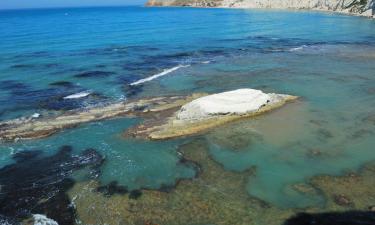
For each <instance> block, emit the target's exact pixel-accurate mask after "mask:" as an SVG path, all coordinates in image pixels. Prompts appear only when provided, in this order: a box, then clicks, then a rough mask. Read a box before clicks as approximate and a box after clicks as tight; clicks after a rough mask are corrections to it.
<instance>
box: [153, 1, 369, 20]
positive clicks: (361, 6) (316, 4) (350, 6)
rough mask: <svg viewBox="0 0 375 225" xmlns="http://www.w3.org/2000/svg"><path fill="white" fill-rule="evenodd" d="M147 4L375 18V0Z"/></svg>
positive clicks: (167, 2)
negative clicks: (266, 9)
mask: <svg viewBox="0 0 375 225" xmlns="http://www.w3.org/2000/svg"><path fill="white" fill-rule="evenodd" d="M146 5H147V6H190V7H222V8H273V9H309V10H327V11H335V12H342V13H348V14H354V15H362V16H368V17H373V18H375V15H374V14H375V0H149V1H148V2H147V3H146Z"/></svg>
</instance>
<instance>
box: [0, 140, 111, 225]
mask: <svg viewBox="0 0 375 225" xmlns="http://www.w3.org/2000/svg"><path fill="white" fill-rule="evenodd" d="M13 159H14V160H15V163H14V164H11V165H8V166H5V167H3V168H2V169H0V184H1V193H0V215H1V218H3V219H4V220H5V219H6V220H8V221H10V220H11V221H21V220H23V219H25V218H29V217H30V216H31V215H32V214H45V215H47V217H49V218H52V219H53V220H56V221H57V222H58V223H59V224H60V225H64V224H67V225H68V224H73V223H74V220H75V209H74V208H73V207H72V205H71V202H70V200H69V197H68V196H67V195H66V194H65V192H66V191H67V190H68V189H70V188H71V187H72V186H73V185H74V183H75V182H74V180H73V179H72V178H71V175H72V173H73V171H76V170H79V169H81V168H84V167H88V168H90V170H89V174H87V175H88V176H89V177H91V178H94V177H96V176H98V173H99V172H100V171H99V167H100V165H101V164H102V162H103V160H104V158H103V157H102V156H101V155H100V154H99V153H97V152H96V151H95V150H93V149H87V150H85V151H83V152H82V153H81V154H80V155H73V154H72V147H70V146H63V147H61V148H60V150H59V151H58V152H57V153H56V154H55V155H52V156H43V154H42V151H23V152H19V153H16V154H15V155H14V157H13ZM10 174H12V176H10ZM1 218H0V219H1Z"/></svg>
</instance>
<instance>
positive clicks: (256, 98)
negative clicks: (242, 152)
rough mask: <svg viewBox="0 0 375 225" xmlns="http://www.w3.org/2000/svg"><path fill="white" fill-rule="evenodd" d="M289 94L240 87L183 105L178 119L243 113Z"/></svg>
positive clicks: (250, 111) (279, 99)
mask: <svg viewBox="0 0 375 225" xmlns="http://www.w3.org/2000/svg"><path fill="white" fill-rule="evenodd" d="M286 96H287V95H281V94H266V93H263V92H262V91H260V90H255V89H238V90H234V91H228V92H222V93H219V94H213V95H208V96H205V97H201V98H198V99H196V100H194V101H192V102H190V103H188V104H186V105H184V106H182V107H181V109H180V111H179V112H178V113H177V116H176V117H177V119H178V120H185V121H199V120H205V119H209V118H212V117H215V116H221V115H243V114H249V113H252V112H256V111H258V110H259V109H260V108H262V107H264V106H266V105H269V104H275V103H277V102H279V101H281V100H283V99H284V97H286Z"/></svg>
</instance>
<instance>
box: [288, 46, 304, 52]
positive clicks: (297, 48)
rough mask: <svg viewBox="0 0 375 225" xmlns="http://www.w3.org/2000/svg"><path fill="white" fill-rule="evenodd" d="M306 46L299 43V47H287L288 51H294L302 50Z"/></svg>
mask: <svg viewBox="0 0 375 225" xmlns="http://www.w3.org/2000/svg"><path fill="white" fill-rule="evenodd" d="M307 47H308V46H307V45H301V46H299V47H295V48H291V49H289V51H290V52H295V51H299V50H303V49H304V48H307Z"/></svg>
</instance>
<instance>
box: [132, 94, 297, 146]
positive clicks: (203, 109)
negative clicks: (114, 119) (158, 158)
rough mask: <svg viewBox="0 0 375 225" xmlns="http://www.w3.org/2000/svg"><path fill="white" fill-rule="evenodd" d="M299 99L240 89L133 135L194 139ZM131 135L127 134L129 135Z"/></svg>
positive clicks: (202, 99)
mask: <svg viewBox="0 0 375 225" xmlns="http://www.w3.org/2000/svg"><path fill="white" fill-rule="evenodd" d="M297 98H298V97H296V96H292V95H283V94H274V93H269V94H267V93H263V92H262V91H260V90H255V89H237V90H233V91H228V92H222V93H218V94H212V95H208V96H203V97H200V98H197V99H195V100H193V101H191V102H189V103H187V104H185V105H183V106H182V107H181V108H180V109H179V110H178V111H177V112H175V113H174V114H172V115H170V116H169V118H158V120H154V121H152V120H150V121H148V122H146V123H145V124H142V128H140V126H138V127H137V128H134V129H132V130H131V131H130V135H131V136H144V137H148V138H150V139H166V138H173V137H179V136H186V135H193V134H197V133H199V132H203V131H206V130H208V129H210V128H213V127H216V126H219V125H223V124H225V123H228V122H232V121H235V120H238V119H242V118H249V117H254V116H257V115H260V114H263V113H265V112H268V111H271V110H273V109H275V108H278V107H281V106H283V105H284V104H285V103H287V102H289V101H293V100H295V99H297ZM128 134H129V132H128V133H127V135H128Z"/></svg>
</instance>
